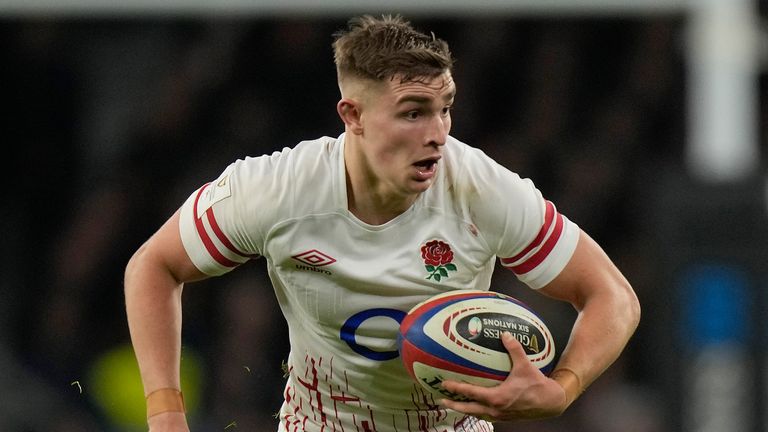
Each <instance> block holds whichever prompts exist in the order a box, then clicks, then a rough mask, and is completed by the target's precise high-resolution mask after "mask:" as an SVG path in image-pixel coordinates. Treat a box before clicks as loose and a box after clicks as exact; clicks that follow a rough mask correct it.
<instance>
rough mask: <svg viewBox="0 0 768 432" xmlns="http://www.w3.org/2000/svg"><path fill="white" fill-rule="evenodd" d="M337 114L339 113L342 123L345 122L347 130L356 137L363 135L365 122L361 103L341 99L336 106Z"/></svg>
mask: <svg viewBox="0 0 768 432" xmlns="http://www.w3.org/2000/svg"><path fill="white" fill-rule="evenodd" d="M336 112H338V113H339V117H341V121H343V122H344V125H345V126H346V128H347V130H348V131H350V132H351V133H353V134H355V135H361V134H362V133H363V122H362V118H361V114H362V113H361V112H360V103H359V102H357V101H356V100H354V99H349V98H341V100H340V101H339V103H337V104H336Z"/></svg>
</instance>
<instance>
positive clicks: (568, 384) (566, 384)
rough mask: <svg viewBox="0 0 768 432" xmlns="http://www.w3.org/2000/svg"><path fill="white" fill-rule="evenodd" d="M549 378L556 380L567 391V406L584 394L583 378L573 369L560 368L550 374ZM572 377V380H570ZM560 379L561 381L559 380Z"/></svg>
mask: <svg viewBox="0 0 768 432" xmlns="http://www.w3.org/2000/svg"><path fill="white" fill-rule="evenodd" d="M549 377H550V378H552V379H556V380H557V382H558V383H559V384H560V385H561V386H562V387H563V389H564V390H565V404H566V406H568V405H570V404H571V403H573V401H575V400H576V399H577V398H578V397H579V396H581V394H582V393H583V392H584V390H585V389H584V386H583V385H582V381H581V377H580V376H579V374H577V373H576V372H575V371H574V370H573V369H571V368H567V367H559V368H557V369H555V370H554V371H552V373H551V374H549ZM569 377H571V378H569ZM557 378H559V379H557Z"/></svg>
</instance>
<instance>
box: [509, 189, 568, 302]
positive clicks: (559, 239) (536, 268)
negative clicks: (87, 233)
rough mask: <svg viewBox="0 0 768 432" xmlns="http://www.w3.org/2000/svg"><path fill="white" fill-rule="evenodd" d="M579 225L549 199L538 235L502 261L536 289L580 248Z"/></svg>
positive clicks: (558, 270) (561, 267) (563, 265)
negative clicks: (577, 247) (577, 246)
mask: <svg viewBox="0 0 768 432" xmlns="http://www.w3.org/2000/svg"><path fill="white" fill-rule="evenodd" d="M578 233H579V229H578V226H576V224H574V223H573V222H571V221H570V220H568V218H566V217H565V216H563V215H562V214H560V213H559V212H558V211H557V209H555V205H554V204H552V203H551V202H550V201H546V202H545V212H544V223H543V225H542V226H541V229H540V230H539V232H538V234H537V235H536V237H535V238H534V239H533V241H531V242H530V243H529V244H528V246H526V247H525V248H523V250H522V251H520V252H519V253H518V254H516V255H515V256H513V257H509V258H501V264H502V265H503V266H504V267H505V268H507V269H509V270H511V271H512V272H513V273H515V274H516V275H517V277H518V278H519V279H520V280H522V281H523V282H525V283H526V284H528V285H529V286H531V287H533V288H540V287H542V286H544V285H546V284H547V283H549V282H550V281H551V280H552V279H554V278H555V276H557V275H558V274H559V273H560V271H562V269H563V268H564V267H565V265H566V264H567V263H568V261H569V260H570V258H571V255H572V254H573V251H574V250H575V249H576V243H577V242H578V238H579V235H578Z"/></svg>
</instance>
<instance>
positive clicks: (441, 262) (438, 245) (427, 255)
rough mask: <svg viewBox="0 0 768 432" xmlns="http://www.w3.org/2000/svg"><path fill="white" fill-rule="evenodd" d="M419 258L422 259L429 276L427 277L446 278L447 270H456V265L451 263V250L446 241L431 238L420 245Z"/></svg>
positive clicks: (438, 279) (437, 279)
mask: <svg viewBox="0 0 768 432" xmlns="http://www.w3.org/2000/svg"><path fill="white" fill-rule="evenodd" d="M421 258H422V259H424V264H425V265H424V267H425V268H426V269H427V272H428V273H429V276H427V279H435V280H436V281H438V282H440V279H442V278H447V277H448V276H449V273H448V272H449V271H456V265H454V264H453V262H452V261H453V251H452V250H451V247H450V246H449V245H448V243H445V242H442V241H440V240H431V241H428V242H427V244H425V245H423V246H422V247H421Z"/></svg>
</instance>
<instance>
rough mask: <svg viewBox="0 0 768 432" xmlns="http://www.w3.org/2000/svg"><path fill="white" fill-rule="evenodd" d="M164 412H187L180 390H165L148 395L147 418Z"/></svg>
mask: <svg viewBox="0 0 768 432" xmlns="http://www.w3.org/2000/svg"><path fill="white" fill-rule="evenodd" d="M164 412H182V413H183V412H185V411H184V395H183V394H182V393H181V391H180V390H177V389H174V388H163V389H159V390H155V391H153V392H152V393H150V394H148V395H147V418H150V417H152V416H153V415H157V414H160V413H164Z"/></svg>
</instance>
